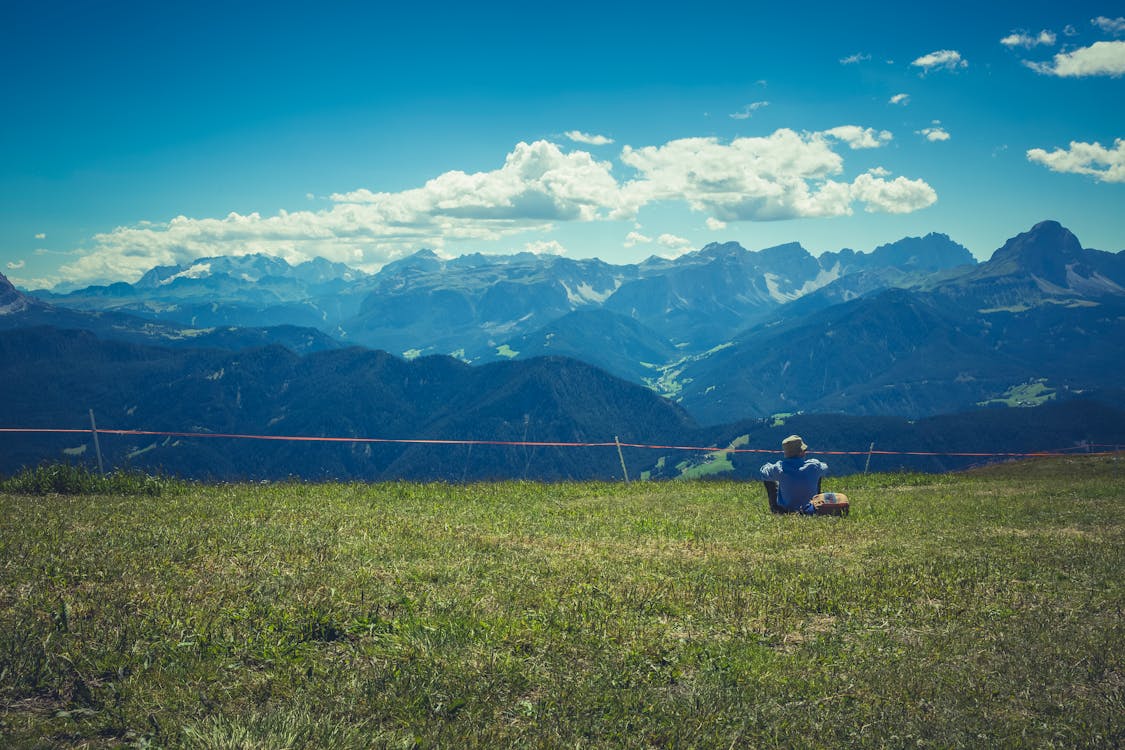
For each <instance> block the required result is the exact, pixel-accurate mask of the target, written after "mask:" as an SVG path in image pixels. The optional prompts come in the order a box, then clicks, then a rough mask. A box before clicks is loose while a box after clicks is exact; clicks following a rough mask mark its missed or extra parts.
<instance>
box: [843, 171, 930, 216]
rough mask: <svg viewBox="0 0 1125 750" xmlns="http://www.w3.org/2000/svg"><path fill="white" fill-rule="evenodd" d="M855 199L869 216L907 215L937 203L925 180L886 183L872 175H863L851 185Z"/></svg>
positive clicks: (900, 179)
mask: <svg viewBox="0 0 1125 750" xmlns="http://www.w3.org/2000/svg"><path fill="white" fill-rule="evenodd" d="M851 189H852V195H853V197H854V198H855V199H856V200H860V201H863V202H864V203H865V204H867V205H866V206H865V207H864V210H865V211H867V212H868V213H876V212H883V213H890V214H908V213H911V212H913V211H918V210H920V209H923V208H926V207H927V206H930V205H933V204H934V203H935V202H936V201H937V193H936V192H934V189H933V188H932V187H930V186H929V185H928V184H926V183H925V182H924V181H923V180H910V179H907V178H905V177H896V178H895V179H893V180H885V179H883V178H881V177H877V176H875V175H873V174H870V173H869V174H861V175H860V176H859V177H857V178H855V182H853V183H852V185H851Z"/></svg>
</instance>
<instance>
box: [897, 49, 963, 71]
mask: <svg viewBox="0 0 1125 750" xmlns="http://www.w3.org/2000/svg"><path fill="white" fill-rule="evenodd" d="M910 64H911V65H913V66H915V67H917V68H921V69H922V72H924V73H929V72H930V71H931V70H957V69H958V68H967V67H969V61H968V60H965V59H964V58H962V57H961V53H960V52H958V51H957V50H952V49H939V50H936V51H934V52H931V53H930V54H928V55H922V56H921V57H919V58H918V59H917V60H915V61H914V62H912V63H910Z"/></svg>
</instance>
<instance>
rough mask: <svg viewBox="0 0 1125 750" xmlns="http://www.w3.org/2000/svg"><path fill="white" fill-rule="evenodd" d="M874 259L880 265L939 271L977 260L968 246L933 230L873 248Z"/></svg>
mask: <svg viewBox="0 0 1125 750" xmlns="http://www.w3.org/2000/svg"><path fill="white" fill-rule="evenodd" d="M871 259H872V261H873V262H874V265H877V266H893V267H895V268H901V269H903V270H909V271H938V270H941V269H944V268H952V267H954V266H960V265H965V264H975V263H976V259H975V258H973V254H972V253H971V252H969V249H968V248H967V247H965V246H964V245H961V244H959V243H957V242H954V241H953V240H952V239H950V237H949V235H947V234H940V233H938V232H930V233H929V234H927V235H926V236H925V237H903V238H902V239H901V240H898V241H897V242H891V243H888V244H886V245H880V246H879V247H877V248H875V249H874V250H873V251H872V253H871Z"/></svg>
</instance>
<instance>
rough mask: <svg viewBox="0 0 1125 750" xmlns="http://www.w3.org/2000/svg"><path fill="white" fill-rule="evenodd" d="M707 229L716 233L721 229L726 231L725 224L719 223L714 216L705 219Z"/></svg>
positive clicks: (723, 222)
mask: <svg viewBox="0 0 1125 750" xmlns="http://www.w3.org/2000/svg"><path fill="white" fill-rule="evenodd" d="M707 228H708V229H710V230H711V231H712V232H718V231H721V230H723V229H726V228H727V223H726V222H725V221H719V220H718V219H716V218H715V217H714V216H708V217H707Z"/></svg>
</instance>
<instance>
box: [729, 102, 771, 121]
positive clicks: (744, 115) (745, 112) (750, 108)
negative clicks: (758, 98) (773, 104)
mask: <svg viewBox="0 0 1125 750" xmlns="http://www.w3.org/2000/svg"><path fill="white" fill-rule="evenodd" d="M768 106H770V103H769V102H751V103H750V104H747V105H746V106H745V107H743V108H742V111H741V112H735V113H734V114H732V115H731V118H733V119H735V120H746V119H749V118H750V117H752V116H753V115H754V113H755V112H757V111H758V110H759V109H761V108H762V107H768Z"/></svg>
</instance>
